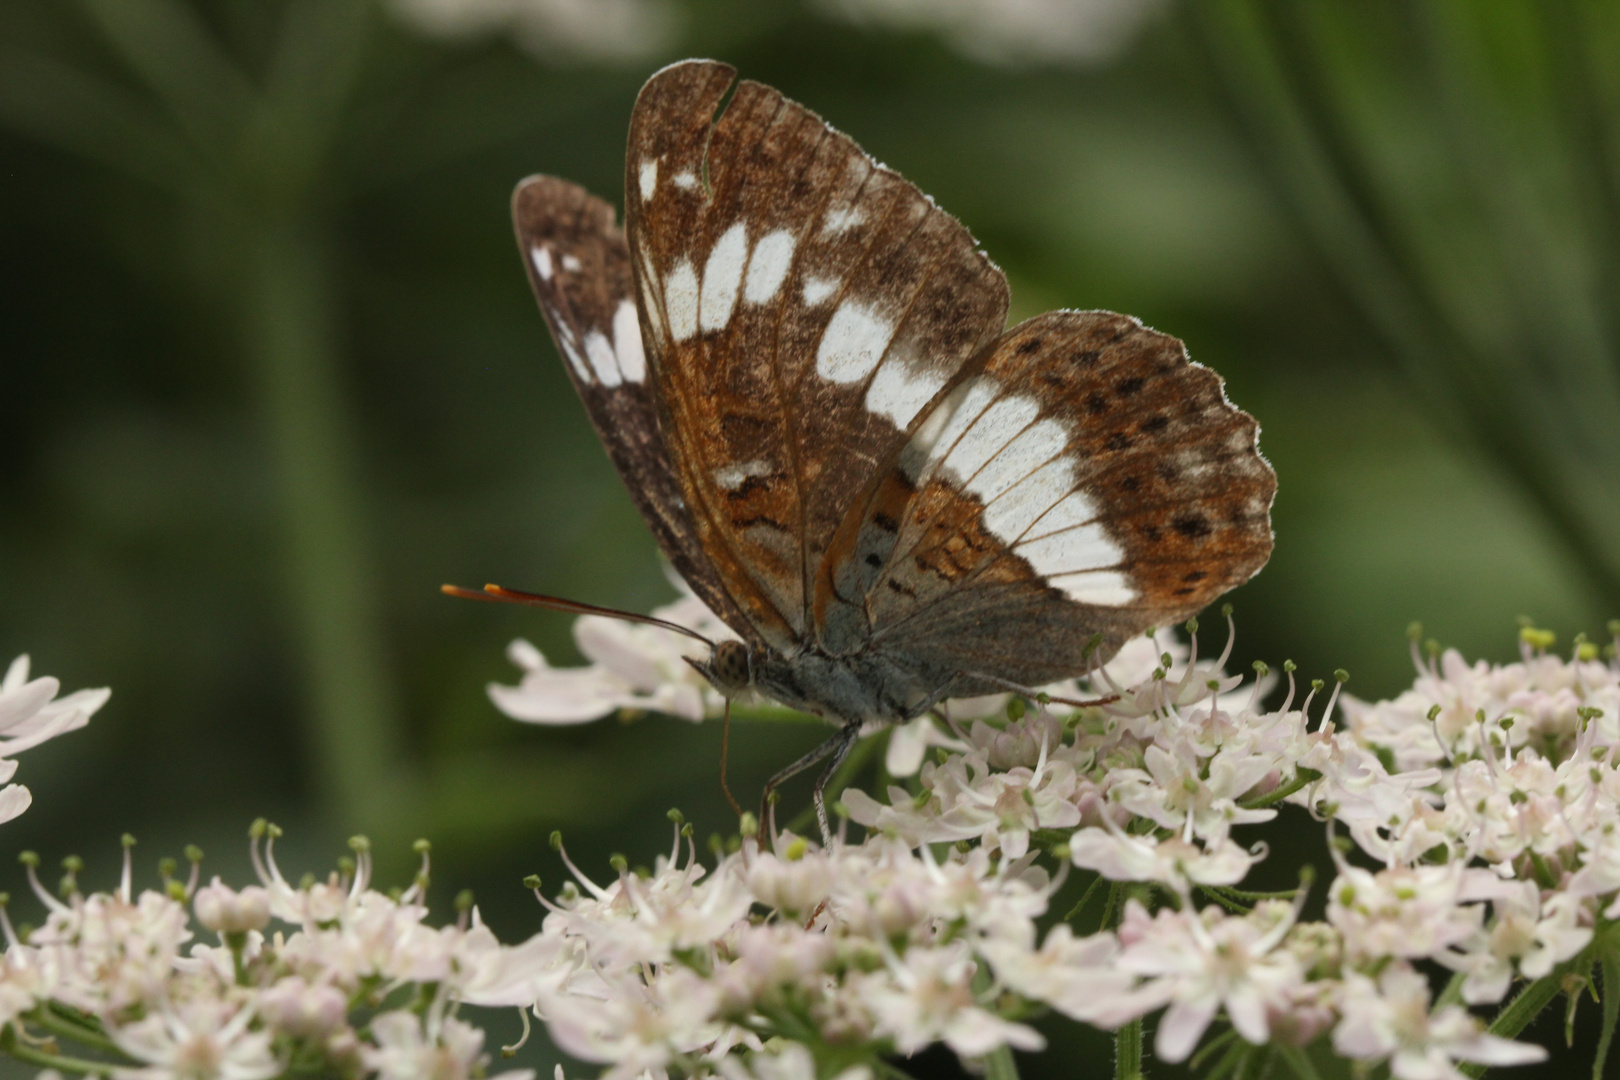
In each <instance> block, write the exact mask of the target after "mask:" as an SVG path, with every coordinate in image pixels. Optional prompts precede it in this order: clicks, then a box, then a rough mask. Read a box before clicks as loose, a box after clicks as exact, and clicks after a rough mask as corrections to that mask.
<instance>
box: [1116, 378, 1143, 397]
mask: <svg viewBox="0 0 1620 1080" xmlns="http://www.w3.org/2000/svg"><path fill="white" fill-rule="evenodd" d="M1146 382H1147V380H1146V379H1144V378H1142V377H1141V376H1140V375H1132V376H1131V377H1130V378H1128V379H1121V380H1119V382H1117V383H1115V384H1114V393H1116V394H1118V395H1119V396H1120V397H1122V398H1127V397H1131V396H1132V395H1134V394H1138V393H1140V392H1141V390H1142V386H1143V385H1144V384H1145V383H1146Z"/></svg>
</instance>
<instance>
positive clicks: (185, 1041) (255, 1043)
mask: <svg viewBox="0 0 1620 1080" xmlns="http://www.w3.org/2000/svg"><path fill="white" fill-rule="evenodd" d="M252 1020H253V1013H252V1011H251V1010H250V1009H245V1008H239V1007H233V1006H229V1005H227V1004H225V1003H224V1002H222V1001H214V1000H208V999H193V1000H191V1001H184V1002H180V1003H178V1004H176V1005H173V1006H165V1007H163V1008H162V1009H161V1010H160V1011H158V1012H155V1013H152V1014H151V1015H148V1016H145V1017H143V1018H141V1019H139V1020H136V1021H135V1022H134V1023H132V1024H128V1025H126V1026H124V1027H113V1028H111V1029H110V1030H109V1032H108V1034H109V1035H110V1036H111V1037H112V1040H113V1041H114V1042H115V1043H117V1044H118V1048H119V1049H120V1050H122V1051H123V1052H124V1053H126V1054H128V1055H129V1056H130V1057H132V1058H135V1059H136V1060H137V1061H144V1062H146V1065H145V1067H143V1068H139V1069H117V1070H114V1072H113V1075H114V1076H115V1077H118V1078H119V1080H137V1078H138V1080H268V1078H269V1077H272V1076H275V1075H277V1074H278V1073H280V1072H281V1070H282V1068H283V1065H282V1063H281V1062H280V1061H278V1060H276V1056H275V1054H274V1053H273V1052H272V1050H271V1045H270V1034H269V1032H266V1031H253V1030H251V1029H250V1027H249V1025H250V1023H251V1022H252Z"/></svg>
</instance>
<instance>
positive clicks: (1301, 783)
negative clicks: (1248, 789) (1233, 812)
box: [1238, 769, 1322, 810]
mask: <svg viewBox="0 0 1620 1080" xmlns="http://www.w3.org/2000/svg"><path fill="white" fill-rule="evenodd" d="M1320 779H1322V774H1321V773H1319V772H1317V771H1316V770H1315V769H1300V770H1298V771H1297V772H1295V773H1294V778H1293V779H1292V780H1290V781H1288V783H1286V784H1283V785H1282V786H1281V787H1278V788H1273V789H1272V790H1271V791H1268V792H1266V793H1265V794H1264V795H1256V796H1255V797H1254V798H1252V799H1241V800H1239V801H1238V805H1239V806H1241V807H1243V809H1245V810H1264V809H1266V808H1267V807H1268V806H1275V805H1276V804H1277V803H1280V802H1282V801H1283V800H1284V799H1286V798H1288V796H1290V795H1292V794H1293V793H1294V792H1296V791H1298V790H1299V789H1300V788H1302V787H1305V786H1306V785H1308V784H1314V783H1316V781H1318V780H1320Z"/></svg>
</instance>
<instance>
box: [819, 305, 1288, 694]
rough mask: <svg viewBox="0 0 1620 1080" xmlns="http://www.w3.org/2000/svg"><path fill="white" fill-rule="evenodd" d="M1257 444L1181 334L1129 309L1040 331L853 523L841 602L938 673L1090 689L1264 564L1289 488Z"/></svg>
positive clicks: (847, 535)
mask: <svg viewBox="0 0 1620 1080" xmlns="http://www.w3.org/2000/svg"><path fill="white" fill-rule="evenodd" d="M1258 431H1259V427H1258V425H1257V424H1256V423H1255V421H1254V419H1253V418H1252V417H1250V416H1249V415H1248V414H1246V413H1244V412H1242V411H1240V410H1238V409H1237V408H1235V407H1233V406H1232V404H1231V403H1230V402H1228V401H1227V400H1226V397H1225V394H1224V392H1223V391H1222V389H1221V380H1220V377H1219V376H1217V375H1216V374H1215V373H1214V372H1212V371H1210V370H1208V369H1207V368H1204V367H1201V366H1200V365H1198V364H1194V363H1191V362H1190V361H1189V360H1188V359H1187V354H1186V349H1185V348H1184V347H1183V346H1182V344H1181V342H1179V341H1177V340H1176V339H1175V338H1172V337H1169V336H1167V335H1164V334H1159V333H1156V332H1154V331H1152V330H1149V329H1147V328H1145V327H1143V326H1142V325H1141V323H1139V322H1137V321H1136V320H1135V319H1132V318H1129V317H1127V316H1123V315H1115V314H1113V313H1111V312H1100V311H1094V312H1053V313H1050V314H1047V315H1042V316H1039V317H1037V318H1034V319H1031V320H1029V321H1028V322H1026V323H1023V324H1022V325H1020V326H1017V327H1015V328H1014V329H1012V330H1010V331H1008V332H1007V333H1006V334H1005V335H1004V336H1003V337H1002V338H1001V339H1000V340H999V341H997V342H996V343H995V345H994V347H993V348H992V349H990V350H989V355H988V357H987V359H986V362H985V364H984V367H983V370H982V373H980V374H979V375H978V376H976V377H975V378H973V379H971V380H969V381H967V382H965V383H964V384H962V385H961V386H960V387H959V388H958V389H957V390H956V391H955V392H954V393H953V394H952V396H951V398H950V399H949V400H948V401H946V402H945V403H943V404H942V405H941V406H940V407H939V408H938V409H937V410H935V411H934V412H933V413H932V414H931V415H930V416H929V417H928V419H927V421H926V422H925V423H924V424H923V425H922V427H921V428H920V429H919V430H918V432H917V434H916V435H915V437H914V438H913V439H912V440H911V442H910V443H909V444H908V445H907V447H906V449H905V451H904V452H903V453H902V454H901V455H900V457H899V459H898V460H897V461H896V463H895V465H894V467H893V468H892V469H890V470H889V471H888V473H887V474H886V476H885V479H884V482H883V484H882V486H881V487H880V488H879V489H878V490H877V491H876V492H875V494H874V496H873V497H872V499H871V500H870V501H869V502H867V503H866V504H865V505H863V506H861V507H860V508H859V509H858V511H857V512H855V513H853V514H852V515H851V519H850V521H849V522H847V523H846V524H845V526H844V527H843V528H842V529H841V530H840V533H839V540H838V542H837V543H836V544H835V546H834V550H835V553H836V557H835V558H832V559H829V563H828V568H827V571H826V577H827V580H828V587H829V588H831V589H833V590H834V591H836V592H838V593H839V594H841V595H842V596H843V597H845V598H848V599H850V600H854V599H855V598H859V606H860V610H861V611H862V612H863V613H864V615H865V618H866V620H867V623H866V627H865V633H866V634H867V635H869V636H870V638H871V640H872V641H873V643H874V644H876V645H878V646H879V647H881V648H885V649H891V650H895V651H897V652H900V653H903V654H905V655H907V656H911V657H915V658H916V659H917V660H919V661H921V662H923V663H926V664H928V665H930V666H934V667H938V668H942V669H945V670H960V671H976V672H984V673H987V674H990V675H993V676H995V677H997V678H1000V679H1007V680H1011V681H1013V682H1018V683H1023V684H1025V685H1038V684H1041V683H1045V682H1051V681H1054V680H1056V679H1060V678H1065V677H1068V676H1071V675H1075V674H1079V673H1080V672H1082V671H1084V670H1085V669H1086V667H1087V666H1088V663H1089V662H1090V661H1091V660H1092V659H1093V658H1095V657H1097V656H1099V655H1100V656H1104V657H1105V656H1107V655H1109V654H1111V653H1112V652H1113V650H1114V649H1116V648H1118V646H1119V645H1120V644H1121V643H1122V642H1123V641H1124V640H1125V639H1126V638H1128V637H1130V636H1131V635H1133V634H1136V633H1138V632H1140V631H1142V630H1144V629H1146V628H1147V627H1150V626H1156V625H1165V624H1167V623H1170V622H1173V621H1179V620H1181V619H1184V618H1186V617H1187V616H1188V615H1190V614H1192V613H1193V612H1195V611H1198V610H1199V609H1200V608H1202V607H1204V606H1205V605H1206V604H1208V603H1209V602H1210V601H1211V600H1213V599H1214V598H1215V597H1217V596H1219V595H1220V594H1221V593H1223V592H1225V591H1226V590H1228V589H1230V588H1232V587H1233V586H1235V585H1238V584H1240V583H1242V582H1243V581H1246V580H1248V578H1249V577H1251V576H1252V575H1253V574H1254V573H1256V572H1257V571H1258V570H1259V569H1260V568H1261V567H1262V566H1263V565H1265V562H1266V559H1267V558H1268V557H1269V555H1270V554H1271V546H1272V537H1271V522H1270V508H1271V501H1272V497H1273V496H1274V495H1275V493H1276V486H1277V481H1276V476H1275V474H1274V473H1273V472H1272V470H1271V467H1270V465H1268V464H1267V463H1266V461H1265V459H1264V458H1262V457H1261V456H1260V453H1259V450H1258V447H1257V443H1256V440H1257V436H1258ZM1098 634H1101V635H1102V641H1103V645H1102V648H1101V649H1100V650H1098V649H1097V648H1096V646H1095V645H1093V646H1092V648H1090V649H1088V648H1087V646H1088V644H1091V642H1092V638H1093V637H1094V636H1095V635H1098ZM985 688H986V687H985V686H983V685H981V686H980V687H978V689H980V690H982V689H985ZM958 692H969V691H966V690H959V691H958Z"/></svg>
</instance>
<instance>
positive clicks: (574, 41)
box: [392, 0, 680, 62]
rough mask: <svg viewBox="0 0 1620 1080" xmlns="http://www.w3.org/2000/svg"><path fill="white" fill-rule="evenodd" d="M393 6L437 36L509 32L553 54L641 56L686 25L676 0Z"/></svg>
mask: <svg viewBox="0 0 1620 1080" xmlns="http://www.w3.org/2000/svg"><path fill="white" fill-rule="evenodd" d="M392 7H393V8H394V10H395V11H396V12H397V13H398V14H399V15H400V16H401V17H402V18H404V19H405V20H406V21H407V22H409V23H411V24H412V25H413V26H414V27H416V28H417V29H418V30H420V31H422V32H423V33H426V34H431V35H433V36H434V37H442V38H449V39H451V40H458V39H463V38H476V37H482V36H486V35H489V34H493V33H502V32H505V33H510V34H511V35H512V37H513V38H514V39H516V41H517V42H518V44H520V45H521V46H522V47H523V48H524V49H526V50H528V51H529V52H532V53H534V54H535V55H536V56H537V57H541V58H547V59H550V58H556V57H578V58H581V59H587V60H598V61H604V60H605V61H613V62H625V61H632V60H640V59H643V58H645V57H648V56H652V55H655V54H656V53H658V52H659V51H661V50H663V49H665V48H667V47H668V46H669V45H670V43H671V42H672V41H673V40H674V38H675V34H676V31H677V30H678V29H679V25H680V17H679V16H680V9H679V8H677V7H676V6H675V5H674V4H672V3H671V2H670V0H393V2H392Z"/></svg>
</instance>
